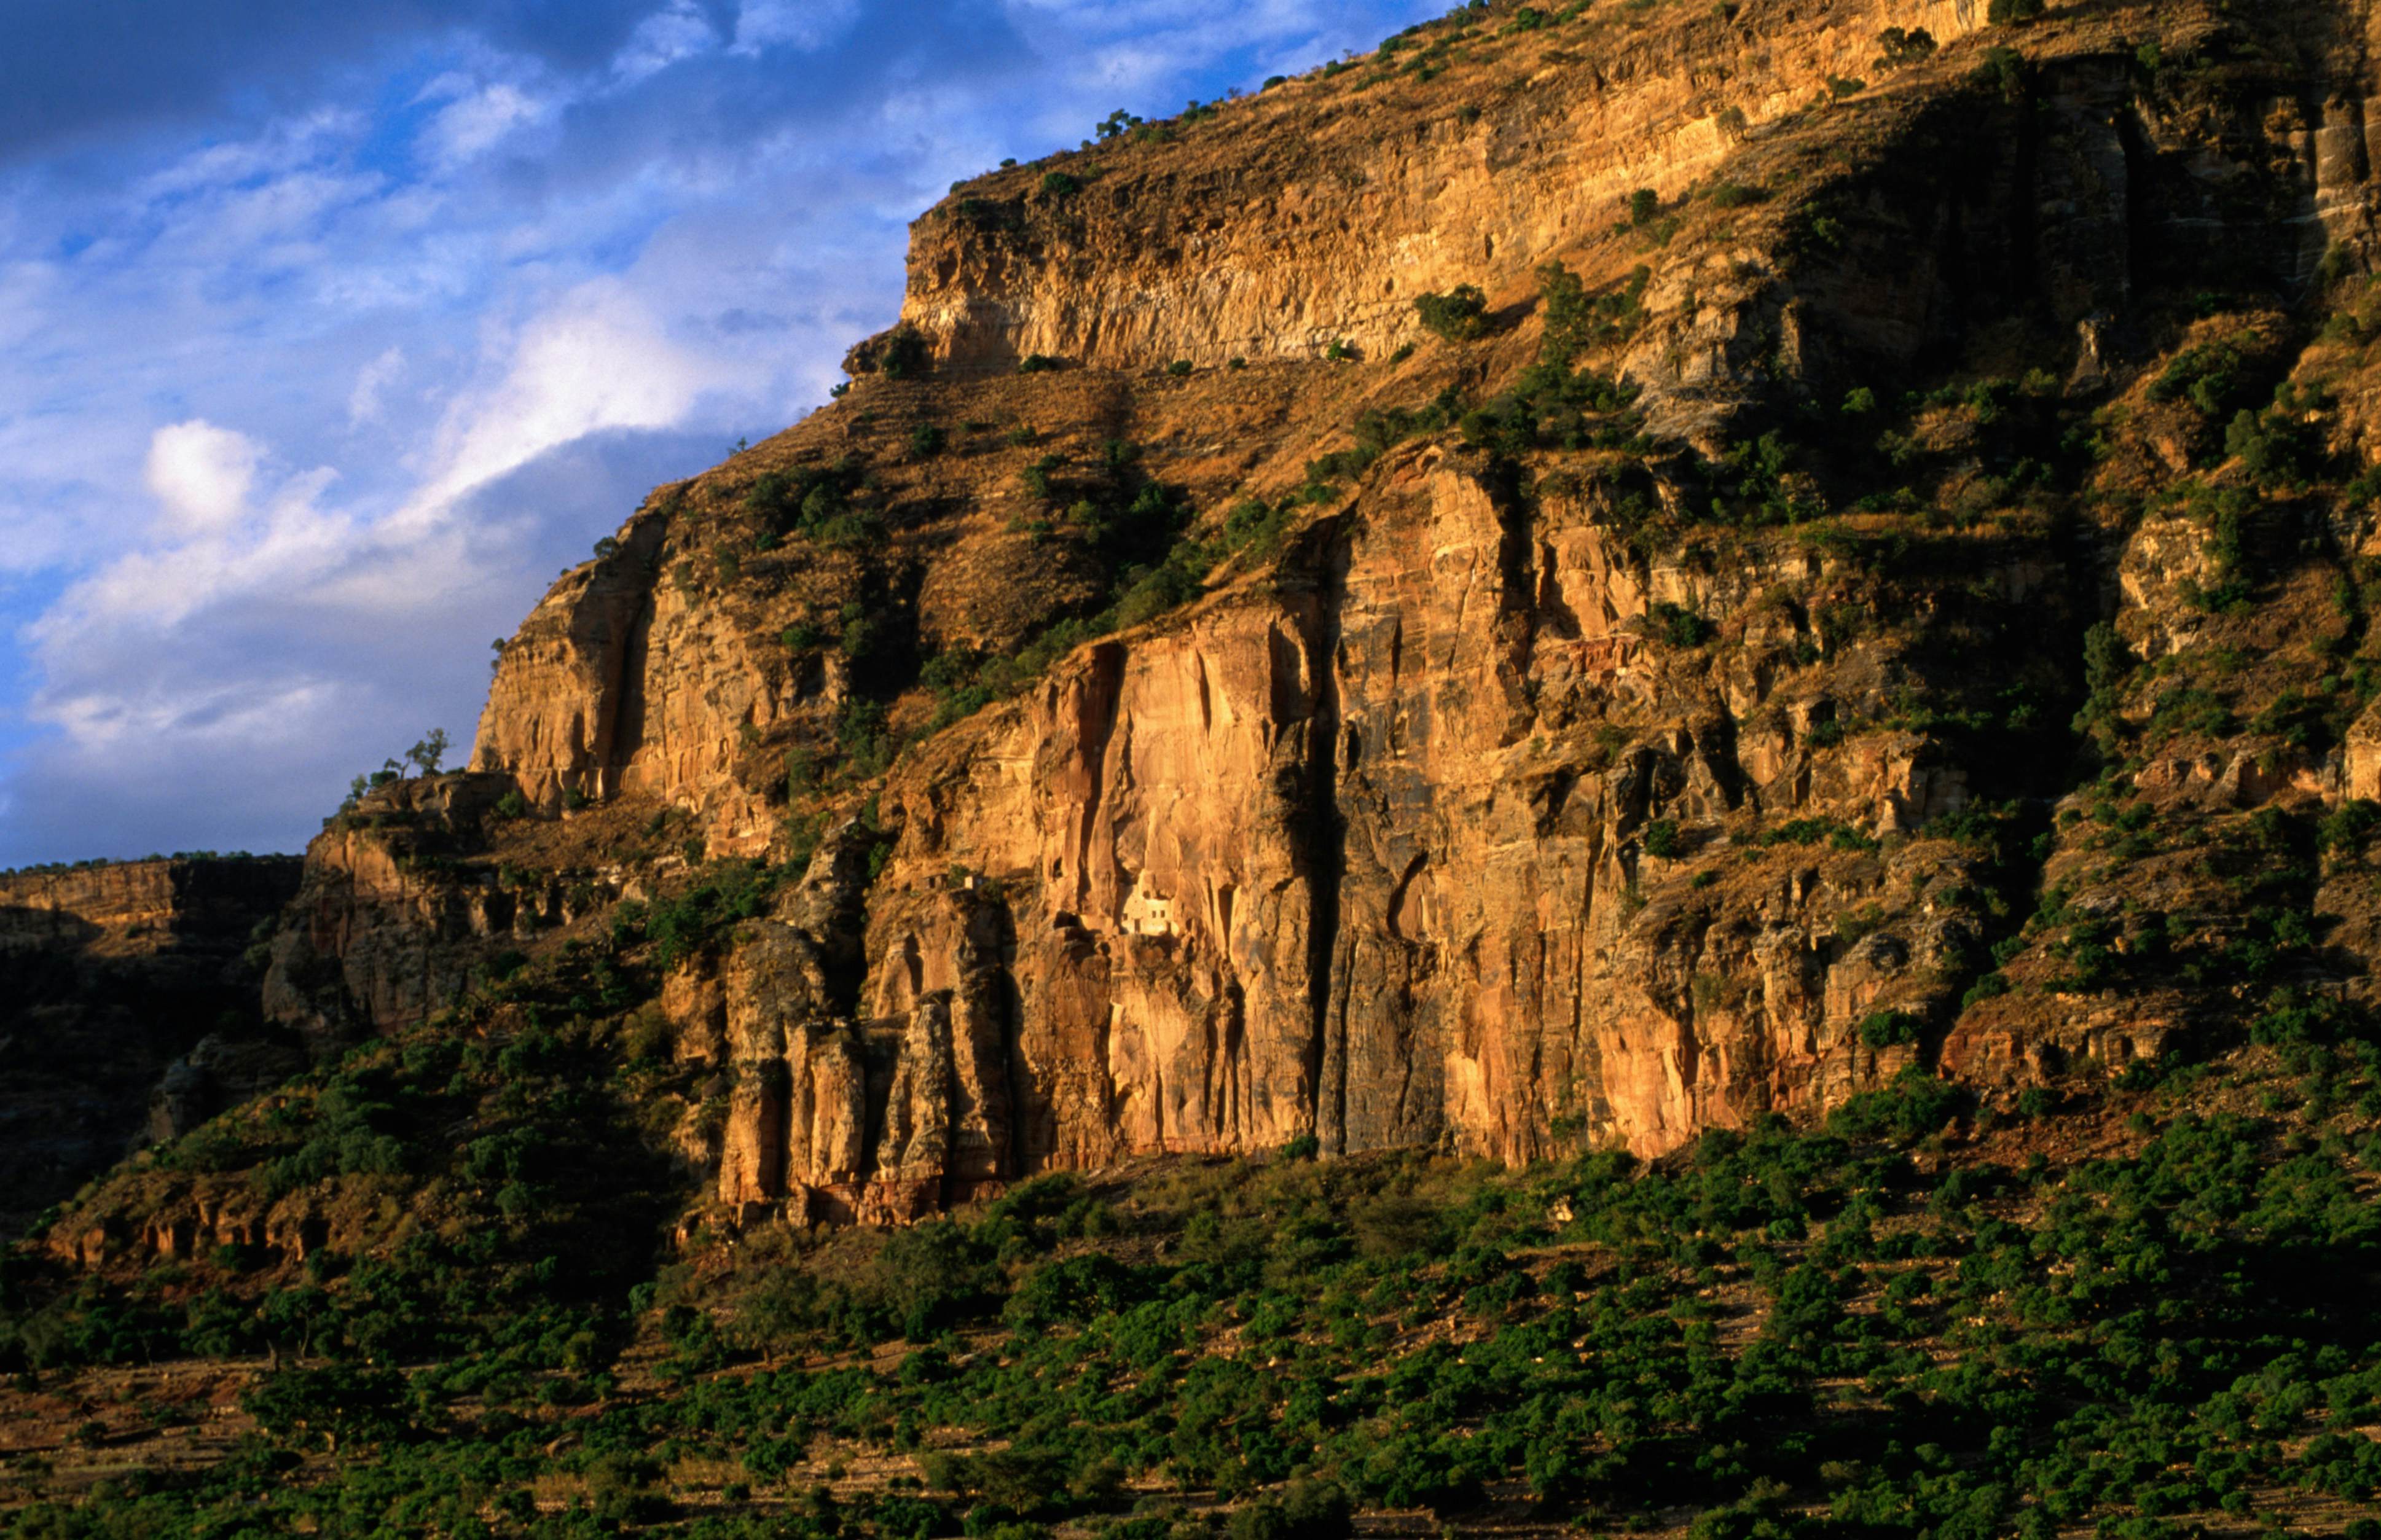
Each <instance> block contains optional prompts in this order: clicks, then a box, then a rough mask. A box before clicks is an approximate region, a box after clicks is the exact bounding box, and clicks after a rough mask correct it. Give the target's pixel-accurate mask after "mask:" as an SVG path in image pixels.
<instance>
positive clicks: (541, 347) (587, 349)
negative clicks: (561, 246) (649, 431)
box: [411, 278, 727, 513]
mask: <svg viewBox="0 0 2381 1540" xmlns="http://www.w3.org/2000/svg"><path fill="white" fill-rule="evenodd" d="M720 374H721V370H719V368H718V366H717V365H716V364H715V363H714V362H713V361H711V360H707V359H705V358H702V357H701V356H699V355H697V354H695V353H693V352H692V351H690V350H689V349H687V348H684V347H681V346H678V344H677V343H675V342H673V341H672V340H671V339H670V338H669V336H668V335H667V333H666V331H665V327H664V325H663V322H662V321H661V320H660V318H659V317H658V316H657V315H656V314H655V312H654V311H653V309H652V307H651V305H650V304H649V303H648V302H647V300H646V299H645V297H644V296H642V295H641V294H640V293H638V292H637V291H636V290H635V289H633V288H632V287H631V286H630V285H629V284H627V283H626V282H624V281H622V280H620V279H617V278H599V279H594V280H592V281H590V282H588V283H585V284H582V285H579V286H578V287H576V288H574V289H572V290H571V291H570V292H569V293H568V294H567V295H565V296H564V297H562V299H561V301H560V302H559V303H558V304H556V306H555V307H554V308H553V309H550V310H548V311H547V312H546V313H545V314H543V315H542V316H540V317H539V318H538V319H537V320H536V321H533V322H531V324H530V325H529V326H528V327H527V328H525V329H524V330H523V332H522V333H521V334H520V336H519V340H518V342H517V344H516V345H515V346H514V347H513V348H512V351H511V358H510V362H509V365H508V367H507V369H506V370H505V373H504V378H503V379H502V380H501V381H499V382H497V383H496V384H495V386H494V387H492V388H490V389H488V390H486V391H483V392H480V393H477V394H472V395H470V396H467V397H465V398H464V399H462V400H460V401H458V402H457V403H456V404H455V406H453V407H452V408H451V409H450V410H449V413H448V415H447V419H446V425H445V428H444V430H442V432H441V434H440V439H441V443H442V448H443V453H442V454H441V455H439V459H440V461H441V462H442V464H441V467H440V469H439V471H438V472H437V474H436V475H434V476H433V478H432V479H430V481H429V483H428V485H426V486H425V487H424V488H423V489H422V491H421V492H420V493H418V494H417V495H416V496H415V497H414V498H413V500H412V504H411V505H412V507H413V508H414V510H415V511H416V512H417V513H421V512H426V511H430V510H434V509H435V508H437V507H438V506H440V505H441V504H443V503H447V502H449V501H451V500H452V499H454V498H456V497H458V496H459V495H461V494H462V493H464V492H466V491H470V489H471V488H473V487H475V486H478V485H480V484H481V483H482V482H484V481H487V480H490V479H493V478H495V477H498V476H501V475H503V474H504V473H505V472H507V471H509V470H512V469H514V468H515V467H519V466H522V465H526V464H528V463H529V462H530V461H531V460H532V459H535V458H536V457H537V456H538V455H542V454H543V453H544V452H545V451H547V450H549V449H551V448H553V447H555V446H556V445H557V444H562V443H568V442H570V441H571V440H573V439H576V438H580V437H582V436H584V435H586V434H589V433H594V432H600V431H602V430H606V429H617V428H667V427H671V426H674V425H675V424H677V423H678V421H679V420H681V419H682V418H684V416H685V415H686V412H687V410H688V408H690V406H693V404H694V402H695V399H696V397H697V396H698V395H699V394H701V393H702V391H703V390H704V389H705V388H706V387H716V386H718V385H721V384H724V383H727V382H726V381H724V380H722V379H721V378H720Z"/></svg>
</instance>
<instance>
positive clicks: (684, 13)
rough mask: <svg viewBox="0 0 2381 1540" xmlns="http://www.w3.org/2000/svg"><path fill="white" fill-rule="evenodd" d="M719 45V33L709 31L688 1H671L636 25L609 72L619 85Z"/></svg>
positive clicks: (629, 83) (627, 83)
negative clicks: (668, 4)
mask: <svg viewBox="0 0 2381 1540" xmlns="http://www.w3.org/2000/svg"><path fill="white" fill-rule="evenodd" d="M718 45H719V34H718V33H717V32H714V31H713V30H711V23H710V22H709V21H708V20H706V19H704V18H703V15H702V12H701V11H699V10H697V9H696V8H695V7H694V6H693V5H692V4H691V3H690V0H673V4H671V5H670V6H668V8H666V9H665V10H659V11H655V12H654V13H653V15H651V16H649V17H647V18H645V19H644V20H642V21H641V22H639V23H638V24H637V30H635V31H634V32H631V33H630V34H629V41H628V43H627V45H626V46H625V47H623V48H622V49H621V50H620V52H619V55H618V56H617V58H615V59H614V60H613V61H612V73H613V75H614V76H616V77H617V79H618V80H619V83H620V84H622V85H634V84H635V83H636V82H637V81H639V80H641V79H644V78H645V77H646V76H648V75H653V74H658V73H659V72H660V71H662V70H665V69H667V68H668V67H670V66H672V65H674V64H676V63H678V61H679V60H680V59H685V58H690V57H692V56H693V55H697V54H702V53H708V52H709V51H710V50H712V49H714V48H716V47H717V46H718Z"/></svg>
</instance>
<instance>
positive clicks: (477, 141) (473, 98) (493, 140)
mask: <svg viewBox="0 0 2381 1540" xmlns="http://www.w3.org/2000/svg"><path fill="white" fill-rule="evenodd" d="M547 110H548V107H547V104H546V103H542V102H540V101H538V100H537V99H535V98H533V97H531V95H530V94H529V93H528V92H527V91H522V90H521V89H520V88H519V86H516V85H511V84H508V83H507V82H505V81H498V82H496V83H495V84H494V85H491V86H485V87H482V88H480V89H479V90H476V91H470V93H468V94H466V95H464V96H462V97H460V98H459V99H458V100H456V101H454V102H450V103H447V104H446V106H444V107H442V108H440V109H439V111H438V115H436V116H435V117H433V118H432V119H431V121H430V127H429V128H428V129H427V130H425V131H424V133H423V135H422V144H423V148H424V149H425V150H426V151H428V152H429V153H430V155H431V156H432V158H433V160H435V161H436V162H437V163H438V164H440V165H441V166H442V167H444V168H446V169H450V170H451V169H452V168H454V167H456V166H458V165H460V164H463V163H465V162H467V161H471V160H476V159H477V158H478V157H479V156H480V155H481V154H482V153H483V152H486V151H488V150H491V149H493V148H495V146H496V145H497V144H500V143H502V142H503V141H504V140H505V139H507V137H508V136H509V135H511V133H512V132H513V130H514V129H516V128H519V127H521V126H523V125H524V124H529V123H534V122H536V121H538V120H539V119H540V118H542V117H543V116H544V115H546V113H547Z"/></svg>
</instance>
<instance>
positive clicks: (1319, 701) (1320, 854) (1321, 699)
mask: <svg viewBox="0 0 2381 1540" xmlns="http://www.w3.org/2000/svg"><path fill="white" fill-rule="evenodd" d="M1326 528H1327V533H1326V534H1325V538H1324V539H1323V540H1319V541H1318V542H1317V550H1316V561H1317V564H1318V573H1317V576H1318V577H1319V579H1320V581H1319V582H1318V584H1317V587H1316V592H1315V598H1314V611H1313V622H1312V624H1310V626H1309V627H1308V630H1309V636H1308V638H1307V675H1308V679H1309V681H1310V687H1311V688H1312V690H1313V715H1312V716H1310V717H1309V718H1308V719H1307V723H1306V786H1305V796H1306V842H1307V851H1306V870H1307V892H1308V905H1309V912H1308V916H1307V927H1306V957H1307V963H1306V967H1307V978H1306V988H1307V997H1308V1000H1310V1002H1311V1008H1312V1010H1313V1023H1314V1032H1313V1043H1312V1044H1311V1046H1310V1047H1309V1049H1308V1051H1307V1057H1306V1083H1307V1085H1310V1086H1312V1087H1313V1092H1312V1093H1311V1094H1312V1098H1313V1099H1312V1111H1313V1117H1314V1127H1315V1132H1316V1135H1317V1138H1318V1139H1319V1140H1320V1141H1322V1142H1323V1143H1324V1144H1325V1146H1326V1147H1328V1148H1330V1149H1332V1150H1334V1151H1338V1150H1342V1149H1344V1148H1345V1147H1346V1145H1347V1137H1348V1122H1347V1119H1348V1088H1347V1081H1348V1044H1347V1030H1346V1028H1347V1013H1346V1010H1345V1009H1344V1007H1343V1008H1342V1009H1341V1010H1340V1011H1339V1012H1338V1013H1337V1016H1338V1022H1339V1028H1340V1029H1339V1031H1338V1032H1337V1033H1336V1034H1335V1033H1334V1032H1333V1031H1332V1021H1333V1014H1334V1013H1333V1010H1332V1004H1333V993H1334V991H1333V988H1332V981H1333V979H1334V977H1335V976H1337V975H1338V974H1339V973H1340V972H1341V971H1343V970H1341V969H1340V968H1338V967H1337V966H1335V964H1337V963H1338V962H1339V958H1338V955H1337V954H1338V952H1339V888H1340V884H1341V882H1342V881H1343V880H1344V879H1345V878H1346V876H1347V869H1348V825H1347V820H1346V819H1344V818H1342V817H1341V815H1340V809H1339V775H1340V770H1341V766H1340V755H1339V731H1340V722H1339V667H1340V660H1339V628H1340V611H1341V609H1342V608H1343V606H1344V605H1345V604H1346V602H1347V599H1348V559H1349V549H1348V541H1347V540H1346V539H1345V538H1344V536H1342V535H1341V533H1340V532H1339V530H1338V528H1337V524H1336V522H1335V523H1334V524H1333V525H1331V526H1328V527H1326ZM1326 1064H1329V1065H1331V1066H1333V1072H1334V1073H1333V1084H1334V1087H1335V1095H1334V1097H1333V1106H1332V1108H1331V1113H1332V1117H1331V1121H1330V1123H1329V1125H1328V1126H1329V1132H1328V1133H1327V1134H1326V1133H1325V1126H1326V1125H1325V1115H1324V1113H1325V1107H1324V1100H1325V1079H1324V1074H1325V1065H1326Z"/></svg>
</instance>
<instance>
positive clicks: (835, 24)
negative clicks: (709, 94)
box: [733, 0, 860, 54]
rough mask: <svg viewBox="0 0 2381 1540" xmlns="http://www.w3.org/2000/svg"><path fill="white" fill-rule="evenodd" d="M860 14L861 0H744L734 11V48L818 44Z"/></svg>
mask: <svg viewBox="0 0 2381 1540" xmlns="http://www.w3.org/2000/svg"><path fill="white" fill-rule="evenodd" d="M859 18H860V0H746V4H745V6H744V8H743V9H742V10H741V11H739V12H738V13H737V17H736V41H735V43H734V45H733V52H735V53H739V54H758V53H761V52H762V51H763V50H764V49H770V48H800V49H804V50H808V49H813V48H819V47H822V46H824V44H826V43H827V42H829V41H831V40H832V39H834V38H836V37H837V36H840V35H841V34H842V33H843V32H844V31H845V30H848V29H849V27H850V26H851V24H852V23H853V22H854V21H857V20H858V19H859Z"/></svg>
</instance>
